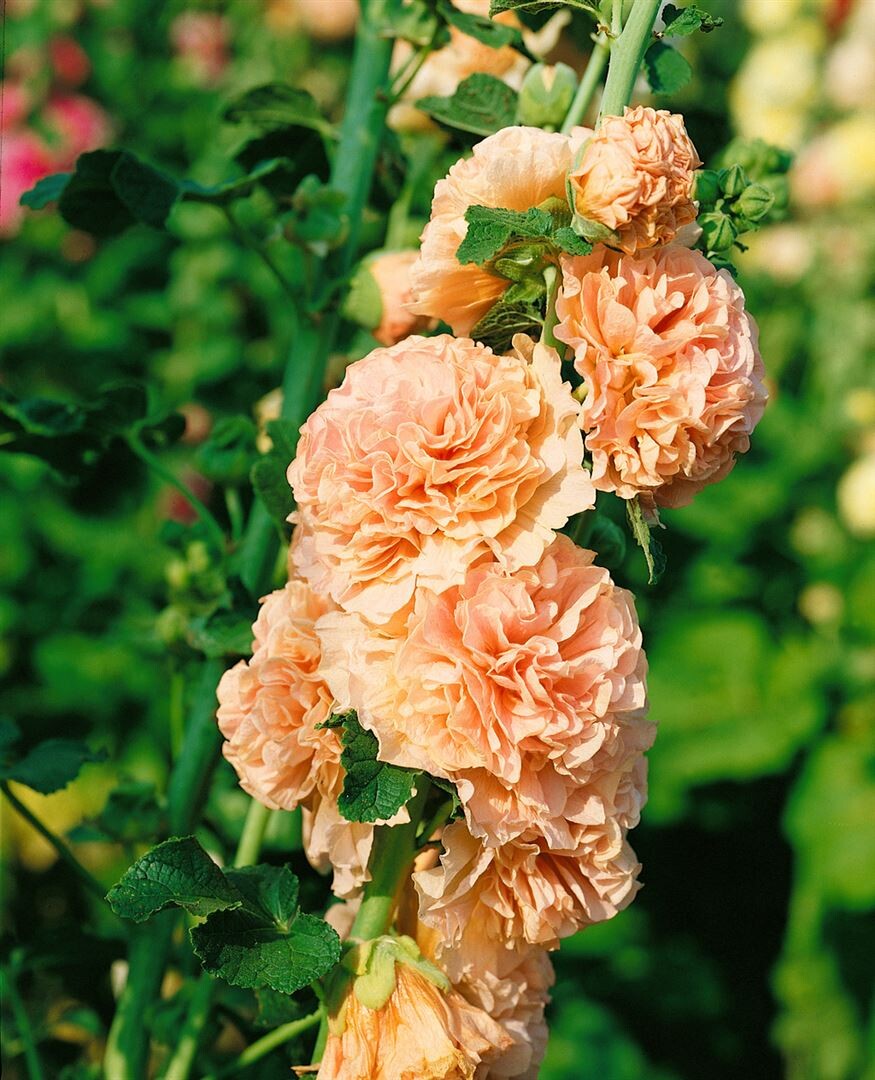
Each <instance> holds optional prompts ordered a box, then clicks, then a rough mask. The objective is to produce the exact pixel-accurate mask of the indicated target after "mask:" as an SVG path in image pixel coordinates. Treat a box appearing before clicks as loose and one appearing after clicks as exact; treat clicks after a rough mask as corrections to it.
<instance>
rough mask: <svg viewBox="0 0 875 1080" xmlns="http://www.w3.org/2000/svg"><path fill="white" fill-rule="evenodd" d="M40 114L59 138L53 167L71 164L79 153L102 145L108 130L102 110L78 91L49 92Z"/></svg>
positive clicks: (110, 129)
mask: <svg viewBox="0 0 875 1080" xmlns="http://www.w3.org/2000/svg"><path fill="white" fill-rule="evenodd" d="M42 115H43V119H44V120H45V122H46V123H47V124H48V125H49V126H50V127H51V128H52V130H53V131H54V132H55V133H56V134H57V136H58V139H59V144H58V146H56V147H55V169H60V170H65V169H70V168H72V167H73V165H74V164H75V162H76V158H77V157H79V155H80V154H84V153H87V152H88V151H89V150H98V149H99V148H100V147H101V146H104V145H105V144H106V142H107V141H108V140H109V137H110V134H111V132H112V126H111V124H110V120H109V117H108V116H107V114H106V113H105V112H104V110H103V109H102V108H101V107H100V106H99V105H98V104H97V102H96V101H92V100H91V98H87V97H85V96H83V95H82V94H53V95H52V97H50V98H49V100H48V102H47V103H46V105H45V107H44V109H43V114H42Z"/></svg>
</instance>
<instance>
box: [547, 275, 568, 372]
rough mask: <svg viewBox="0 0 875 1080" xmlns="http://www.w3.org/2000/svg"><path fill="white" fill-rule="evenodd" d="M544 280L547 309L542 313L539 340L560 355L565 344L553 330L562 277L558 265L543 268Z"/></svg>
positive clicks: (556, 321) (557, 320) (556, 320)
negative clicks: (557, 337) (541, 327)
mask: <svg viewBox="0 0 875 1080" xmlns="http://www.w3.org/2000/svg"><path fill="white" fill-rule="evenodd" d="M544 281H545V282H546V285H547V311H546V314H545V315H544V327H543V329H542V331H541V340H542V341H543V342H544V343H545V344H546V345H549V346H550V348H551V349H556V350H557V351H558V352H559V354H560V356H561V355H562V350H564V348H565V346H564V345H563V344H562V343H561V342H560V341H557V340H556V335H555V334H554V333H553V331H554V330H555V329H556V324H557V323H558V322H559V316H558V315H557V314H556V296H557V295H558V293H559V286H560V284H561V283H562V277H561V275H560V273H559V267H558V266H548V267H547V268H546V269H545V270H544Z"/></svg>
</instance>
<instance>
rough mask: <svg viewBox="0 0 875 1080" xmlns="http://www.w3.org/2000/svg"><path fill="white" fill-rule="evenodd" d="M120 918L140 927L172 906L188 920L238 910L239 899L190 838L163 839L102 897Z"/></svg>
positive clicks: (224, 877) (202, 850)
mask: <svg viewBox="0 0 875 1080" xmlns="http://www.w3.org/2000/svg"><path fill="white" fill-rule="evenodd" d="M107 899H108V900H109V903H110V906H111V907H112V910H113V911H114V912H115V913H116V915H120V916H121V917H122V918H123V919H132V920H133V921H134V922H143V921H144V920H145V919H148V918H149V916H150V915H154V914H155V912H157V911H161V910H162V909H163V908H166V907H169V906H170V905H171V904H177V905H178V906H179V907H183V908H185V910H186V911H188V912H190V913H191V914H192V915H209V914H210V913H211V912H215V911H224V910H226V909H228V908H238V907H240V905H241V903H242V902H243V899H242V896H241V894H240V893H239V892H238V891H237V889H236V888H235V887H234V886H233V885H232V884H231V883H230V881H229V880H228V879H227V878H226V876H225V875H224V874H223V873H222V871H221V870H220V868H219V867H218V866H216V864H215V863H214V862H213V860H212V859H211V858H210V857H209V855H208V854H207V853H206V852H205V851H204V849H203V848H202V847H201V846H200V844H199V843H198V842H197V840H195V838H194V837H193V836H184V837H182V838H179V839H177V838H174V839H172V840H165V841H164V843H163V844H158V846H157V847H154V848H152V850H151V851H147V852H146V854H145V855H143V856H142V858H140V859H137V861H136V862H135V863H134V864H133V866H130V867H129V868H128V869H127V870H126V871H125V873H124V874H123V875H122V877H121V879H120V880H119V881H118V882H117V883H116V884H115V885H113V887H112V888H111V889H110V890H109V892H108V893H107Z"/></svg>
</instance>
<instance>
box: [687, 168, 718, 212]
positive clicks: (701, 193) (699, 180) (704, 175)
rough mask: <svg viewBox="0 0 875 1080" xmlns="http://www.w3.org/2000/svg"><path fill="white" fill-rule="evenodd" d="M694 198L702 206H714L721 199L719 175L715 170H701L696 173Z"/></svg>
mask: <svg viewBox="0 0 875 1080" xmlns="http://www.w3.org/2000/svg"><path fill="white" fill-rule="evenodd" d="M693 198H694V199H695V200H696V202H697V203H698V204H699V205H700V206H713V205H714V203H715V202H717V200H718V199H719V198H720V180H719V175H718V174H717V172H715V170H714V169H699V171H698V172H697V173H696V175H695V181H694V185H693Z"/></svg>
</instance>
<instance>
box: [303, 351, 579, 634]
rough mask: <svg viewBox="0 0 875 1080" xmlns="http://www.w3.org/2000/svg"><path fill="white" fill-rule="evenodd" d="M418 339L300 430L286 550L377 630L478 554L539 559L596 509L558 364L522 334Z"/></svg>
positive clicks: (381, 356)
mask: <svg viewBox="0 0 875 1080" xmlns="http://www.w3.org/2000/svg"><path fill="white" fill-rule="evenodd" d="M519 342H520V346H521V350H522V351H519V350H518V351H516V352H515V353H514V354H513V355H512V356H496V355H495V354H494V353H493V352H492V350H491V349H489V348H486V347H485V346H483V345H478V344H476V343H475V342H473V341H470V340H468V339H466V338H459V339H456V338H452V337H449V336H448V335H441V336H438V337H433V338H421V337H412V338H408V339H406V340H405V341H402V342H400V343H399V344H398V345H395V346H393V347H392V348H390V349H375V350H374V351H373V352H372V353H370V354H369V355H368V356H366V357H365V358H364V359H363V360H359V361H358V362H357V363H355V364H352V365H351V366H350V367H349V368H348V369H347V373H346V378H345V379H344V381H343V385H342V386H341V387H340V388H339V389H338V390H333V391H332V392H331V393H330V394H329V395H328V398H327V400H326V401H325V402H324V403H323V404H322V405H320V406H319V408H318V409H317V410H316V411H315V412H314V413H313V414H312V416H311V417H310V418H309V419H308V420H307V422H306V424H305V425H304V426H303V427H302V429H301V439H300V442H299V444H298V455H297V457H296V459H295V461H294V462H292V464H291V466H290V467H289V474H288V475H289V482H290V483H291V485H292V487H293V489H294V493H295V500H296V502H297V506H298V510H297V512H296V518H297V520H298V521H299V523H300V524H301V526H302V530H301V532H300V539H299V542H297V543H296V544H295V545H294V547H293V551H292V557H293V559H294V562H295V566H296V567H297V569H298V572H299V573H300V574H302V575H303V576H304V577H305V578H306V579H307V580H308V581H309V582H310V584H311V585H312V586H313V587H314V588H315V589H316V590H317V591H319V592H322V593H325V594H327V595H329V596H331V597H332V599H333V600H334V601H335V602H336V603H337V604H339V605H340V606H341V607H343V608H345V609H346V610H348V611H355V612H359V613H361V614H363V615H364V616H365V617H366V618H367V619H369V620H371V621H372V622H374V623H383V624H384V623H388V622H389V621H390V620H392V619H393V618H395V617H396V616H398V615H399V613H403V612H404V611H406V610H407V609H408V608H409V605H410V603H411V600H412V598H413V593H414V589H415V588H416V587H418V586H419V587H426V588H430V589H431V590H433V591H434V592H442V591H443V590H444V589H447V588H449V587H450V586H452V585H455V584H459V583H460V582H461V581H462V580H463V579H464V577H465V574H466V572H467V570H468V568H469V567H470V566H471V565H472V563H474V562H475V561H476V560H477V559H480V558H482V557H484V556H492V557H494V558H495V559H496V560H497V561H498V562H499V563H501V565H503V566H506V567H508V568H516V567H519V566H525V565H530V564H532V563H535V562H537V561H538V559H539V558H540V557H541V554H542V553H543V551H544V549H545V547H547V546H548V545H549V544H550V543H551V541H552V540H553V537H554V535H555V530H557V529H559V528H561V527H562V525H564V524H565V522H566V521H567V520H568V518H569V517H571V516H572V515H573V514H575V513H579V512H581V511H583V510H586V509H589V508H590V507H591V506H592V505H593V502H594V497H593V490H592V485H591V483H590V479H589V475H588V473H587V472H586V470H585V469H584V468H583V466H582V464H581V451H582V444H581V441H580V434H579V431H577V430H576V427H577V404H576V402H575V401H574V399H573V398H572V396H571V392H570V388H569V386H568V384H567V383H563V381H562V376H561V373H560V363H559V358H558V356H557V354H556V353H555V352H554V351H553V350H552V349H548V348H547V347H546V346H540V345H539V346H533V345H532V343H531V342H530V341H529V339H528V338H520V339H519Z"/></svg>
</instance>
